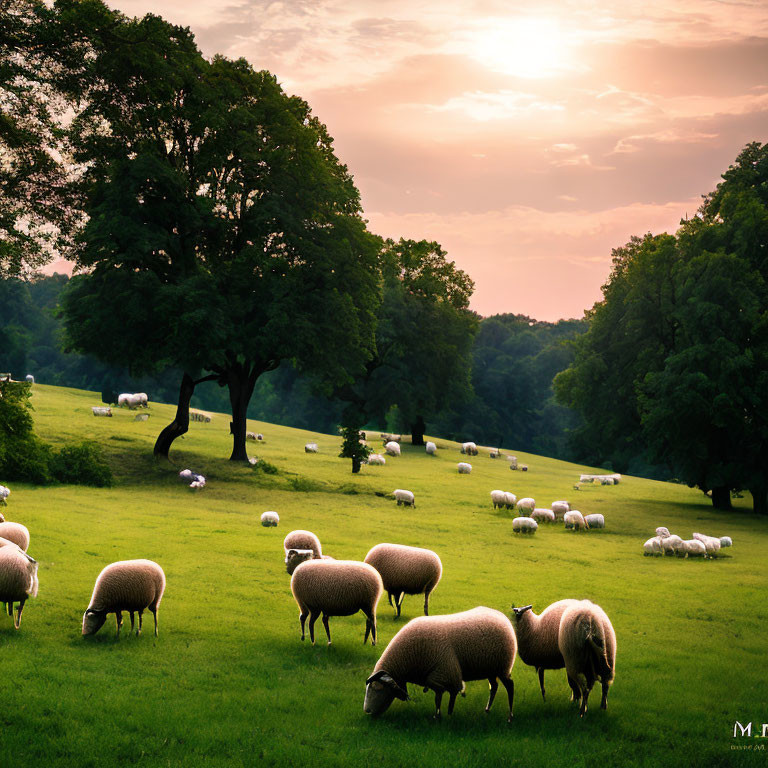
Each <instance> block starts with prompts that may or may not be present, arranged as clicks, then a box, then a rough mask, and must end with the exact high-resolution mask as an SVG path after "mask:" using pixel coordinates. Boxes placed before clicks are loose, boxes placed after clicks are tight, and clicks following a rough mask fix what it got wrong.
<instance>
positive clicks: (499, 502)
mask: <svg viewBox="0 0 768 768" xmlns="http://www.w3.org/2000/svg"><path fill="white" fill-rule="evenodd" d="M491 505H492V506H493V508H494V509H497V508H498V509H501V508H502V507H506V506H507V494H506V493H505V492H504V491H499V490H496V491H491Z"/></svg>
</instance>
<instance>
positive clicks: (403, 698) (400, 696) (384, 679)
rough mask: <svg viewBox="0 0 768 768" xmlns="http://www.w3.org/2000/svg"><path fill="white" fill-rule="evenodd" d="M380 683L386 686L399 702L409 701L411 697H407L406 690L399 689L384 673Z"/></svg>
mask: <svg viewBox="0 0 768 768" xmlns="http://www.w3.org/2000/svg"><path fill="white" fill-rule="evenodd" d="M381 682H382V683H383V684H384V685H388V686H389V687H390V688H392V690H393V691H394V693H395V697H396V698H398V699H400V700H401V701H410V700H411V697H410V696H409V695H408V690H407V689H405V688H401V687H400V686H399V685H398V684H397V683H396V682H395V681H394V680H393V679H392V678H391V677H390V676H389V675H388V674H386V672H385V673H384V675H383V676H382V677H381Z"/></svg>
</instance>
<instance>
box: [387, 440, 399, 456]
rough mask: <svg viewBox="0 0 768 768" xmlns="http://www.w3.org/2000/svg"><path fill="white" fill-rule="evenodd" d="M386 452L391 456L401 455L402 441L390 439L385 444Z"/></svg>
mask: <svg viewBox="0 0 768 768" xmlns="http://www.w3.org/2000/svg"><path fill="white" fill-rule="evenodd" d="M384 452H385V453H386V454H388V455H389V456H399V455H400V443H396V442H395V441H394V440H390V441H389V442H388V443H387V444H386V445H385V446H384Z"/></svg>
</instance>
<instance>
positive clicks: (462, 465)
mask: <svg viewBox="0 0 768 768" xmlns="http://www.w3.org/2000/svg"><path fill="white" fill-rule="evenodd" d="M456 468H457V469H458V470H459V474H460V475H468V474H469V473H470V472H471V471H472V465H471V464H468V463H467V462H466V461H460V462H459V463H458V464H457V465H456Z"/></svg>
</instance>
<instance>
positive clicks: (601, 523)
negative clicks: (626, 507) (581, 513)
mask: <svg viewBox="0 0 768 768" xmlns="http://www.w3.org/2000/svg"><path fill="white" fill-rule="evenodd" d="M584 522H585V523H586V524H587V528H605V517H603V515H598V514H594V515H585V517H584Z"/></svg>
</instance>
